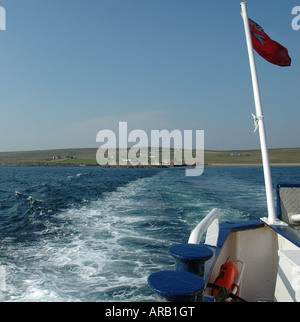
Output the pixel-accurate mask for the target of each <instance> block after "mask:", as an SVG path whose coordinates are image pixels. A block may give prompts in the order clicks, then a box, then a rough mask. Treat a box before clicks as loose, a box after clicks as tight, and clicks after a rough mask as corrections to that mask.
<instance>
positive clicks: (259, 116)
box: [241, 2, 277, 223]
mask: <svg viewBox="0 0 300 322" xmlns="http://www.w3.org/2000/svg"><path fill="white" fill-rule="evenodd" d="M241 8H242V17H243V20H244V26H245V33H246V40H247V48H248V55H249V61H250V69H251V75H252V85H253V92H254V102H255V108H256V117H255V121H256V122H258V123H257V124H258V128H259V138H260V145H261V155H262V162H263V169H264V177H265V186H266V195H267V205H268V221H269V222H270V223H274V222H275V221H276V219H277V218H276V215H275V207H274V200H273V192H272V177H271V169H270V161H269V154H268V148H267V140H266V134H265V127H264V120H263V113H262V107H261V99H260V92H259V86H258V79H257V73H256V66H255V59H254V53H253V44H252V39H251V33H250V26H249V19H248V13H247V2H241Z"/></svg>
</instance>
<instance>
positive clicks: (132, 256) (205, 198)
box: [0, 167, 300, 302]
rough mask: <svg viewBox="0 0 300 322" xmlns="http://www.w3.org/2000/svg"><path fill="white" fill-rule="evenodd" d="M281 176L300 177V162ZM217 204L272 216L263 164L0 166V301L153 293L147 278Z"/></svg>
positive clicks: (138, 297) (238, 216)
mask: <svg viewBox="0 0 300 322" xmlns="http://www.w3.org/2000/svg"><path fill="white" fill-rule="evenodd" d="M272 177H273V185H274V187H275V185H276V183H279V182H280V183H283V182H285V183H299V182H300V167H274V168H272ZM274 197H275V195H274ZM213 208H220V209H222V215H221V218H220V220H221V221H233V220H245V221H247V220H253V219H258V218H260V217H264V216H267V209H266V197H265V190H264V178H263V171H262V168H261V167H208V168H205V170H204V173H203V175H202V176H199V177H186V176H185V169H184V168H170V169H159V168H152V169H134V168H133V169H113V168H101V167H0V300H1V301H62V302H66V301H115V302H118V301H123V302H124V301H152V300H154V296H153V293H152V291H151V290H150V289H149V287H148V285H147V278H148V276H149V275H150V274H152V273H154V272H157V271H159V270H165V269H174V260H173V259H172V258H171V256H170V255H169V253H168V248H169V247H170V246H171V245H174V244H176V243H185V242H187V240H188V238H189V235H190V232H191V230H192V229H193V228H194V227H195V226H196V225H197V224H198V223H199V222H200V221H201V219H203V218H204V217H205V215H207V214H208V213H209V211H210V210H212V209H213Z"/></svg>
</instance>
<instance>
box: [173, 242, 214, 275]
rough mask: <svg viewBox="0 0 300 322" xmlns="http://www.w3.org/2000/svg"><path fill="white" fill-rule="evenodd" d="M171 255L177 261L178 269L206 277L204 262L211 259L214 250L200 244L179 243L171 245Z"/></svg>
mask: <svg viewBox="0 0 300 322" xmlns="http://www.w3.org/2000/svg"><path fill="white" fill-rule="evenodd" d="M169 251H170V253H171V255H172V256H173V257H174V258H175V259H176V261H177V267H176V269H177V270H178V271H186V272H190V273H193V274H196V275H199V276H201V277H204V264H205V262H206V261H207V260H209V259H210V258H211V257H212V256H213V254H214V252H213V251H212V250H211V249H210V248H208V247H206V246H204V245H198V244H179V245H174V246H172V247H170V249H169Z"/></svg>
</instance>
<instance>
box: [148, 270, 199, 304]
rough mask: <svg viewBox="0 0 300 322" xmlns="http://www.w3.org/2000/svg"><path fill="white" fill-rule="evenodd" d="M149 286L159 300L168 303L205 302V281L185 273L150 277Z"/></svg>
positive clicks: (169, 273)
mask: <svg viewBox="0 0 300 322" xmlns="http://www.w3.org/2000/svg"><path fill="white" fill-rule="evenodd" d="M148 284H149V286H150V287H151V289H152V290H153V291H154V292H155V293H156V294H157V295H158V296H159V298H161V299H163V300H166V301H168V302H198V301H203V291H204V288H205V282H204V280H203V279H202V278H201V277H199V276H197V275H195V274H192V273H188V272H183V271H161V272H158V273H154V274H152V275H150V276H149V278H148Z"/></svg>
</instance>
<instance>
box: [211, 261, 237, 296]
mask: <svg viewBox="0 0 300 322" xmlns="http://www.w3.org/2000/svg"><path fill="white" fill-rule="evenodd" d="M238 275H239V272H238V267H237V265H236V264H235V263H234V262H226V263H225V264H223V265H222V266H221V269H220V272H219V275H218V277H217V278H216V280H215V283H214V284H215V285H218V286H220V287H226V288H227V289H228V290H229V291H230V292H232V291H233V289H234V287H235V286H237V285H236V283H235V281H236V280H237V278H238ZM218 293H219V291H218V290H213V292H212V295H213V296H216V295H218Z"/></svg>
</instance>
